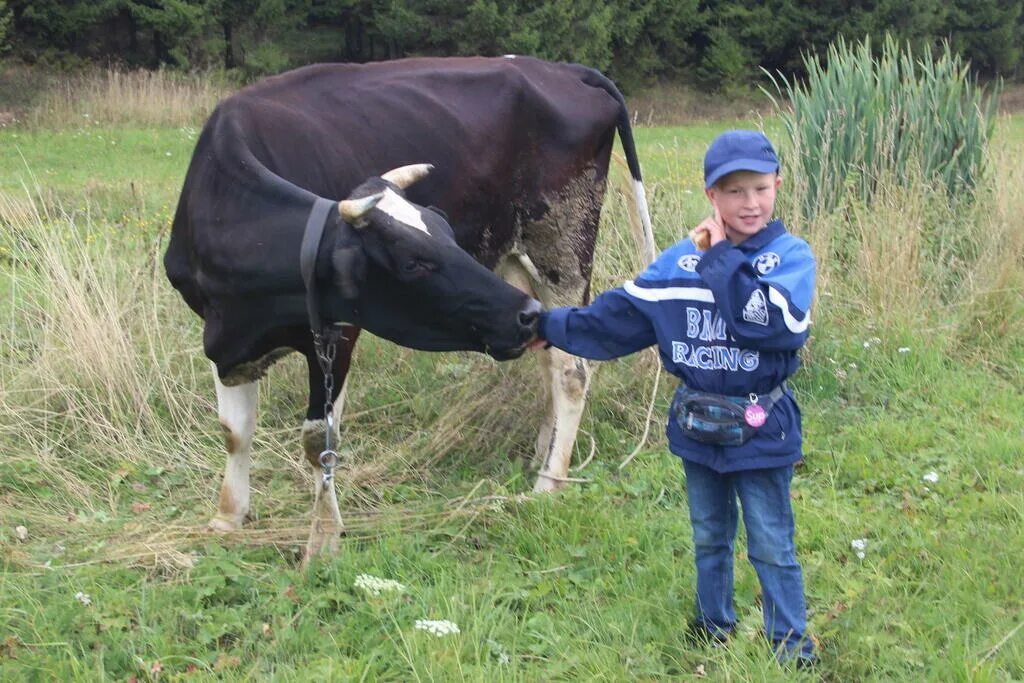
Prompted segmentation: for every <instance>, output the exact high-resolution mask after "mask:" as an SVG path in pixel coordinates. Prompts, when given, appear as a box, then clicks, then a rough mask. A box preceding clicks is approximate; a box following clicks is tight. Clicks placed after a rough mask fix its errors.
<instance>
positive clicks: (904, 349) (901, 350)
mask: <svg viewBox="0 0 1024 683" xmlns="http://www.w3.org/2000/svg"><path fill="white" fill-rule="evenodd" d="M896 351H897V352H898V353H910V347H909V346H901V347H900V348H898V349H896Z"/></svg>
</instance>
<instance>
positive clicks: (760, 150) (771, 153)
mask: <svg viewBox="0 0 1024 683" xmlns="http://www.w3.org/2000/svg"><path fill="white" fill-rule="evenodd" d="M778 170H779V157H778V156H777V155H776V154H775V148H774V147H772V143H771V142H770V141H769V140H768V138H766V137H765V136H764V134H763V133H759V132H757V131H756V130H728V131H726V132H724V133H722V134H721V135H719V136H718V137H717V138H715V139H714V141H713V142H712V143H711V146H710V147H708V151H707V153H706V154H705V155H704V188H705V189H707V188H709V187H711V186H712V185H714V184H715V183H717V182H718V180H719V179H720V178H721V177H722V176H725V175H728V174H730V173H732V172H733V171H753V172H754V173H775V172H777V171H778Z"/></svg>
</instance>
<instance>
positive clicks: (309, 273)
mask: <svg viewBox="0 0 1024 683" xmlns="http://www.w3.org/2000/svg"><path fill="white" fill-rule="evenodd" d="M334 205H335V202H332V201H331V200H329V199H324V198H322V197H317V199H316V202H314V204H313V208H312V209H311V210H310V212H309V218H308V219H307V220H306V231H305V232H304V233H303V235H302V247H301V248H300V250H299V267H300V268H301V270H302V281H303V283H305V285H306V312H307V313H308V314H309V328H310V329H311V330H312V331H313V334H314V336H315V335H317V334H324V333H326V332H327V329H326V326H325V325H324V323H323V319H322V318H321V316H320V295H319V292H317V288H316V261H317V255H318V254H319V253H320V242H321V241H323V237H324V227H325V226H326V225H327V216H328V214H329V213H330V211H331V209H332V208H334Z"/></svg>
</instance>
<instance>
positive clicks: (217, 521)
mask: <svg viewBox="0 0 1024 683" xmlns="http://www.w3.org/2000/svg"><path fill="white" fill-rule="evenodd" d="M243 521H245V516H244V515H243V516H242V517H237V518H234V517H232V518H228V517H222V516H221V515H215V516H214V518H213V519H211V520H210V522H209V524H207V525H206V526H207V527H209V528H210V529H211V530H212V531H220V532H225V531H238V530H239V529H241V528H242V522H243Z"/></svg>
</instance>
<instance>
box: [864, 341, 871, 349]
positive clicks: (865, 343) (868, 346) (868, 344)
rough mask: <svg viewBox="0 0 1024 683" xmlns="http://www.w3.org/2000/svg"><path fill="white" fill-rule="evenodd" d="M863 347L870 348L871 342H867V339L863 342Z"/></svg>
mask: <svg viewBox="0 0 1024 683" xmlns="http://www.w3.org/2000/svg"><path fill="white" fill-rule="evenodd" d="M864 348H865V349H870V348H871V342H869V341H866V342H864Z"/></svg>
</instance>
